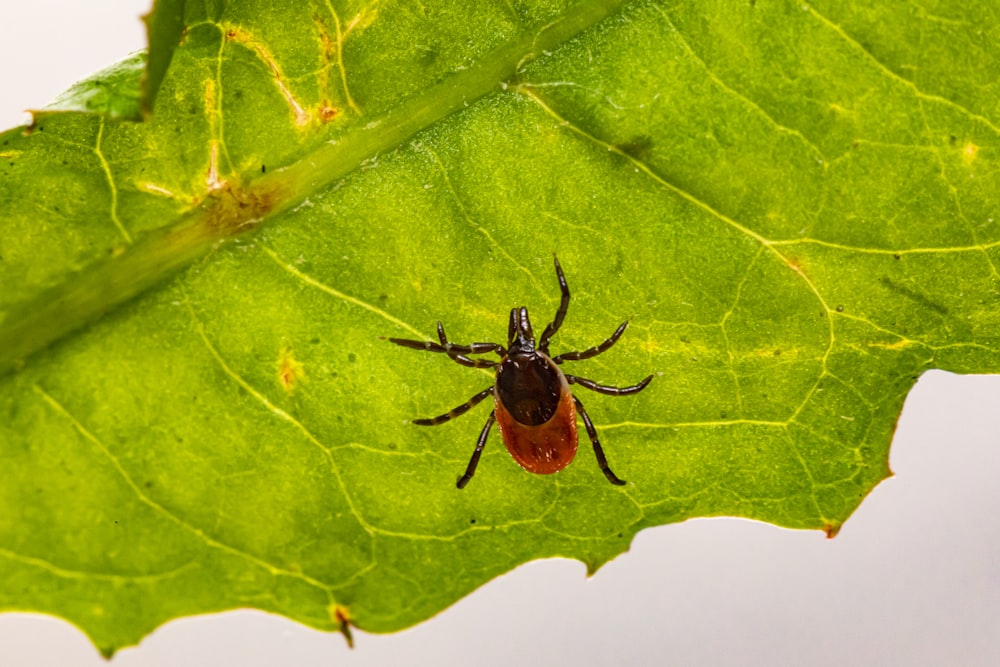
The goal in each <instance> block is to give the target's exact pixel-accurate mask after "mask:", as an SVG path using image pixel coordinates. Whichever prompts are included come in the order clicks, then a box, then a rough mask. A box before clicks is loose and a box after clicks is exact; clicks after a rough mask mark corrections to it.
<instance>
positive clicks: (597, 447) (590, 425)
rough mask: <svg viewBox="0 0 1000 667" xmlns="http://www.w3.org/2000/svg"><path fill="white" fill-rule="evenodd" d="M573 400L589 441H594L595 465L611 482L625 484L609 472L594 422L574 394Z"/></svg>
mask: <svg viewBox="0 0 1000 667" xmlns="http://www.w3.org/2000/svg"><path fill="white" fill-rule="evenodd" d="M573 401H574V402H575V403H576V411H577V412H579V413H580V416H581V417H583V424H584V426H586V427H587V435H589V436H590V441H591V442H592V443H594V454H595V455H596V456H597V465H599V466H600V467H601V472H603V473H604V476H605V477H607V478H608V481H609V482H611V483H612V484H615V485H616V486H625V480H623V479H618V476H617V475H615V474H614V473H613V472H611V468H609V467H608V459H607V458H605V456H604V450H603V449H601V442H600V441H599V440H598V439H597V430H596V429H595V428H594V422H592V421H590V416H589V415H588V414H587V411H586V410H584V409H583V403H581V402H580V399H579V398H577V397H576V396H574V397H573Z"/></svg>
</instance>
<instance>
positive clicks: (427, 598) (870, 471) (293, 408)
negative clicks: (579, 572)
mask: <svg viewBox="0 0 1000 667" xmlns="http://www.w3.org/2000/svg"><path fill="white" fill-rule="evenodd" d="M178 17H179V18H178ZM177 21H180V23H181V24H182V27H181V29H179V30H178V29H177ZM147 23H148V25H149V26H150V34H151V37H152V40H153V41H152V46H151V53H150V55H149V62H150V63H155V65H151V71H153V70H155V71H153V74H152V75H151V76H154V78H157V81H156V85H154V86H153V87H152V88H150V87H148V86H147V87H146V88H141V87H140V86H139V85H138V83H137V82H138V77H139V75H140V73H139V72H138V70H137V69H136V68H134V67H133V68H132V70H128V66H127V65H125V66H122V67H121V68H119V69H116V70H115V71H116V72H119V73H121V72H126V73H127V72H128V71H132V74H131V75H130V76H131V77H132V78H131V79H129V77H128V76H125V75H123V77H124V79H125V80H127V81H131V82H132V83H133V84H135V85H133V86H132V87H131V88H129V87H127V86H125V87H123V88H122V89H123V90H132V91H140V90H142V91H144V92H143V93H141V95H144V97H142V98H141V100H140V103H139V106H140V107H141V106H142V105H143V104H145V105H148V106H150V107H151V114H149V115H148V117H147V118H146V119H145V120H144V121H143V122H130V121H125V120H121V119H119V118H117V117H116V116H115V114H113V113H110V112H109V111H108V109H106V108H93V109H91V111H89V112H83V113H80V112H63V113H45V114H41V115H40V116H39V117H38V118H36V123H35V125H34V126H33V127H32V128H30V130H26V129H25V128H15V129H13V130H11V131H8V132H6V133H4V134H2V135H0V156H2V158H3V160H2V161H0V209H2V211H3V215H0V225H2V226H3V231H2V233H0V281H2V283H3V284H4V285H7V286H8V288H7V289H5V290H4V291H3V292H2V293H0V372H2V374H3V375H2V377H0V457H2V458H3V460H2V463H3V469H4V470H5V471H7V474H6V476H5V479H4V484H2V485H0V508H2V510H3V511H2V512H0V517H2V518H0V560H2V561H3V568H0V572H2V574H0V606H2V607H3V608H5V609H17V610H33V611H41V612H46V613H52V614H57V615H59V616H61V617H63V618H66V619H69V620H70V621H72V622H74V623H76V624H77V625H79V626H80V627H81V628H83V629H84V630H85V631H86V632H87V633H88V634H89V635H90V636H91V637H92V638H93V639H94V641H95V643H96V644H97V645H98V646H99V647H100V648H101V649H102V650H103V651H105V652H106V653H111V652H113V651H114V650H116V649H117V648H119V647H121V646H125V645H128V644H132V643H135V642H137V641H139V640H140V639H141V638H142V637H143V636H144V635H145V634H146V633H148V632H150V631H151V630H152V629H153V628H155V627H156V626H157V625H159V624H162V623H164V622H166V621H167V620H170V619H172V618H176V617H179V616H185V615H191V614H198V613H205V612H210V611H216V610H223V609H231V608H236V607H247V606H249V607H255V608H259V609H264V610H267V611H272V612H275V613H280V614H283V615H285V616H288V617H290V618H292V619H295V620H297V621H300V622H302V623H306V624H308V625H311V626H313V627H317V628H322V629H327V630H334V629H338V628H340V629H342V628H343V624H344V623H345V620H344V619H348V621H347V622H349V623H351V624H353V625H355V626H357V627H359V628H361V629H364V630H369V631H374V632H388V631H393V630H398V629H401V628H405V627H408V626H411V625H413V624H415V623H418V622H420V621H422V620H424V619H427V618H429V617H430V616H432V615H433V614H435V613H437V612H438V611H440V610H441V609H443V608H444V607H446V606H448V605H450V604H452V603H453V602H455V601H456V600H458V599H460V598H461V597H462V596H463V595H465V594H467V593H468V592H469V591H471V590H473V589H475V588H476V587H478V586H480V585H482V584H483V583H484V582H486V581H488V580H489V579H491V578H492V577H494V576H496V575H498V574H500V573H502V572H505V571H507V570H510V569H511V568H513V567H515V566H517V565H518V564H520V563H523V562H526V561H529V560H532V559H537V558H545V557H553V556H564V557H572V558H577V559H580V560H582V561H583V562H585V563H586V564H587V566H588V568H589V569H590V570H592V571H593V570H595V569H597V568H598V567H599V566H600V565H602V564H603V563H605V562H607V561H608V560H609V559H611V558H613V557H615V556H616V555H618V554H620V553H622V552H623V551H624V550H626V549H627V548H628V545H629V543H630V541H631V539H632V537H633V536H634V535H635V534H636V532H637V531H639V530H641V529H643V528H646V527H651V526H657V525H663V524H669V523H674V522H678V521H683V520H686V519H689V518H695V517H704V516H718V515H729V516H741V517H749V518H753V519H758V520H762V521H768V522H771V523H774V524H776V525H779V526H785V527H791V528H809V529H820V530H826V531H827V532H828V533H830V534H831V535H832V534H835V533H836V531H837V530H838V529H839V528H840V526H841V525H842V524H843V522H844V521H845V520H846V519H847V517H848V516H849V515H850V514H851V513H852V512H853V511H854V510H855V509H857V507H858V505H859V503H860V502H861V500H862V499H863V498H864V497H865V496H866V495H867V493H869V492H870V491H871V489H872V488H874V486H875V485H876V484H878V483H879V482H880V481H881V480H882V479H884V478H885V477H886V476H887V475H888V474H889V469H888V452H889V444H890V440H891V437H892V433H893V430H894V427H895V422H896V419H897V418H898V416H899V411H900V409H901V406H902V403H903V400H904V398H905V396H906V393H907V392H908V390H909V389H910V387H912V385H913V383H914V382H915V380H916V379H917V377H918V376H919V375H920V374H921V373H922V372H923V371H924V370H927V369H930V368H942V369H946V370H951V371H955V372H962V373H973V372H976V373H987V372H996V371H997V370H998V366H1000V355H998V349H1000V338H998V334H997V331H998V330H1000V315H998V285H1000V273H998V269H997V266H998V262H1000V257H998V247H1000V226H998V222H997V221H998V220H1000V218H998V217H997V216H998V210H997V208H998V207H997V195H996V193H997V192H998V185H1000V183H998V182H997V175H996V174H997V173H998V172H997V169H996V165H995V155H996V147H997V143H998V128H1000V119H998V117H997V115H998V109H997V106H996V101H995V99H996V96H995V95H994V94H993V93H994V92H995V90H994V89H995V81H996V76H994V75H995V74H996V73H997V70H998V62H1000V59H998V53H997V50H996V48H995V45H996V44H997V43H998V42H997V40H996V39H990V38H988V37H989V36H991V35H992V36H996V34H997V32H998V26H1000V21H998V17H997V16H996V12H995V11H994V10H991V9H990V8H988V7H985V6H978V5H958V4H957V3H947V2H946V3H937V4H936V5H935V6H934V7H923V6H920V7H917V6H908V7H906V8H894V7H874V8H868V9H864V10H862V9H859V8H857V7H855V6H854V5H853V4H852V3H839V2H818V3H807V4H803V3H791V2H780V1H777V0H775V1H771V0H757V1H756V2H748V1H741V2H736V1H733V2H723V3H700V2H689V3H671V2H657V1H653V0H634V1H615V2H610V1H609V2H581V3H568V2H567V3H549V2H535V3H529V2H517V1H515V2H510V1H502V2H501V1H498V2H492V3H451V2H444V1H443V0H442V1H439V2H431V3H428V2H424V3H409V2H402V1H399V2H389V1H378V0H377V1H370V2H340V1H334V0H330V1H328V2H315V1H312V2H296V3H283V4H281V5H280V6H279V5H276V4H275V3H233V4H231V5H230V4H227V3H192V4H185V3H179V2H172V3H165V2H164V3H158V4H157V5H156V6H155V7H154V9H153V13H152V15H151V16H150V17H149V18H148V19H147ZM887 26H892V29H891V30H890V29H888V27H887ZM157 72H159V74H157ZM95 80H97V81H99V80H102V79H100V77H97V79H95ZM77 90H87V88H86V85H84V86H83V87H81V88H78V89H77ZM154 92H155V97H154V96H153V93H154ZM136 99H137V98H136ZM553 253H556V254H557V255H558V257H559V260H560V262H561V264H562V266H563V268H564V270H565V273H566V278H567V281H568V283H569V286H570V290H571V292H572V302H571V304H570V307H569V313H568V316H567V318H566V321H565V323H564V325H563V327H562V329H561V330H560V331H559V333H558V334H557V335H556V336H555V338H554V339H553V341H552V351H553V353H554V354H558V353H560V352H564V351H569V350H582V349H586V348H589V347H591V346H594V345H597V344H598V343H600V342H601V341H603V340H604V339H606V338H607V337H608V336H610V335H611V333H612V332H613V331H614V330H615V328H616V327H617V326H618V325H619V324H620V323H621V322H622V321H623V320H625V319H628V320H629V321H630V326H629V328H628V330H627V331H626V332H625V334H624V336H623V337H622V338H621V340H620V341H619V342H618V343H617V344H616V345H615V346H614V347H613V348H611V349H610V350H608V351H607V352H605V353H604V354H602V355H600V356H597V357H595V358H593V359H590V360H587V361H579V362H577V361H567V362H566V363H565V368H566V370H567V372H570V373H573V374H575V375H579V376H582V377H586V378H590V379H593V380H595V381H597V382H600V383H605V384H611V385H618V386H625V385H629V384H634V383H636V382H638V381H639V380H640V379H642V378H643V377H645V376H647V375H649V374H653V375H654V379H653V381H652V383H651V384H650V385H649V387H648V388H646V389H645V390H644V391H643V392H641V393H639V394H637V395H634V396H627V397H611V396H601V395H598V394H594V393H591V392H588V391H587V390H586V389H584V388H582V387H580V386H579V385H577V386H575V390H576V394H577V396H578V397H579V398H580V399H581V400H582V401H583V402H584V403H585V404H586V406H587V411H588V413H589V414H590V416H591V417H592V418H593V420H594V422H595V424H596V426H597V431H598V434H599V436H600V438H601V442H602V443H603V446H604V450H605V452H606V453H607V455H608V459H609V461H610V464H611V466H612V468H613V469H614V471H615V472H616V473H617V474H618V475H619V476H620V477H622V478H623V479H625V480H627V484H626V485H625V486H623V487H617V486H613V485H611V484H608V482H607V480H606V479H605V478H604V476H603V475H602V474H601V472H600V470H599V468H598V466H597V464H596V462H595V460H594V456H593V452H592V451H591V449H590V446H589V443H588V442H587V440H586V437H585V436H582V437H583V441H582V442H581V443H580V444H581V446H580V452H579V454H578V455H577V460H576V461H575V462H574V463H573V464H572V465H570V466H569V467H568V468H566V469H565V470H563V471H561V472H559V473H558V474H556V475H549V476H541V475H531V474H529V473H527V472H525V471H524V470H522V469H520V468H519V467H518V466H517V464H516V463H515V462H514V461H513V460H512V459H511V457H510V456H509V455H508V454H507V452H506V451H505V449H504V447H503V445H502V442H501V439H500V437H499V435H498V434H497V433H496V432H494V433H493V434H492V435H491V437H490V439H489V440H488V442H487V444H486V447H485V449H484V452H483V455H482V459H481V461H480V464H479V468H478V471H477V473H476V475H475V477H474V478H473V479H472V481H471V482H470V483H469V485H468V486H467V487H466V488H465V489H463V490H459V489H457V488H456V487H455V482H456V479H457V478H458V477H459V475H461V474H462V472H463V471H464V470H465V467H466V465H467V464H468V461H469V458H470V456H471V455H472V451H473V448H474V446H475V443H476V439H477V436H478V435H479V433H480V431H481V429H482V427H483V423H484V422H485V420H486V418H487V415H488V414H489V410H490V407H488V405H489V401H487V403H486V404H484V405H481V406H479V407H477V408H475V409H473V410H472V411H471V412H470V413H469V414H468V415H465V416H462V417H461V418H458V419H455V420H454V421H452V422H449V423H447V424H444V425H441V426H437V427H434V428H425V427H421V426H416V425H414V424H412V423H411V420H413V419H415V418H421V417H423V418H426V417H431V416H435V415H439V414H442V413H444V412H447V411H448V410H449V409H451V408H454V407H455V406H457V405H460V404H462V403H463V402H465V401H466V400H468V399H469V397H471V396H473V395H475V394H476V393H477V392H480V391H482V390H483V389H484V388H486V387H489V386H490V384H491V382H492V381H493V379H492V375H491V372H490V371H489V370H473V369H469V368H463V367H461V366H459V365H458V364H455V363H452V362H451V361H450V360H449V359H448V358H447V356H446V355H435V354H428V353H424V352H420V351H414V350H410V349H404V348H402V347H397V346H394V345H391V344H390V343H389V342H387V341H386V340H384V338H388V337H396V338H410V339H419V340H424V339H426V340H436V337H437V334H436V331H435V323H436V321H438V320H441V321H442V322H443V323H444V325H445V327H446V329H447V332H448V335H449V336H450V337H451V338H452V339H453V340H455V341H456V342H463V343H464V342H471V341H496V342H500V343H506V340H505V335H506V331H507V323H508V315H509V312H510V309H511V308H513V307H518V306H522V305H523V306H526V307H527V308H528V309H529V311H530V312H531V316H532V321H533V324H534V327H535V329H536V333H537V332H540V331H541V330H542V328H543V327H544V326H545V324H547V323H548V322H549V321H550V319H551V318H552V317H553V316H554V314H555V312H556V308H557V306H558V303H559V289H558V283H557V281H556V276H555V272H554V270H553V262H552V256H553ZM583 433H584V430H583V428H582V424H581V434H583Z"/></svg>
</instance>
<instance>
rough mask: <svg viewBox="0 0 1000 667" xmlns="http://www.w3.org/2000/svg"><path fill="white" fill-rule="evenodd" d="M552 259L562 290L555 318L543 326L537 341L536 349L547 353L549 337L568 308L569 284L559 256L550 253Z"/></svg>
mask: <svg viewBox="0 0 1000 667" xmlns="http://www.w3.org/2000/svg"><path fill="white" fill-rule="evenodd" d="M552 259H553V260H555V264H556V277H557V278H558V279H559V290H560V291H561V292H562V298H561V299H560V300H559V310H557V311H556V317H555V319H554V320H552V322H550V323H549V325H548V326H547V327H545V331H543V332H542V337H541V338H540V339H539V342H538V349H540V350H541V351H542V352H544V353H545V354H548V353H549V339H550V338H552V337H553V336H555V335H556V332H557V331H559V327H561V326H562V323H563V320H564V319H566V311H567V310H568V309H569V286H568V285H567V284H566V276H564V275H563V270H562V267H561V266H559V258H558V257H556V256H555V255H552Z"/></svg>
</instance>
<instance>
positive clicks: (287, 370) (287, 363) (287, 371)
mask: <svg viewBox="0 0 1000 667" xmlns="http://www.w3.org/2000/svg"><path fill="white" fill-rule="evenodd" d="M305 379H306V374H305V369H304V368H303V367H302V364H301V363H300V362H299V360H298V359H296V358H295V355H294V354H293V353H292V348H291V347H288V346H285V347H283V348H281V352H280V353H279V354H278V382H279V383H280V384H281V388H282V389H284V390H285V392H286V393H289V394H290V393H292V391H294V390H295V387H296V386H297V385H298V383H299V382H301V381H302V380H305Z"/></svg>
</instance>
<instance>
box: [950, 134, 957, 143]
mask: <svg viewBox="0 0 1000 667" xmlns="http://www.w3.org/2000/svg"><path fill="white" fill-rule="evenodd" d="M956 141H958V137H956V136H955V135H954V134H953V135H951V136H950V137H948V143H949V144H951V145H952V146H954V145H955V142H956Z"/></svg>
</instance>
